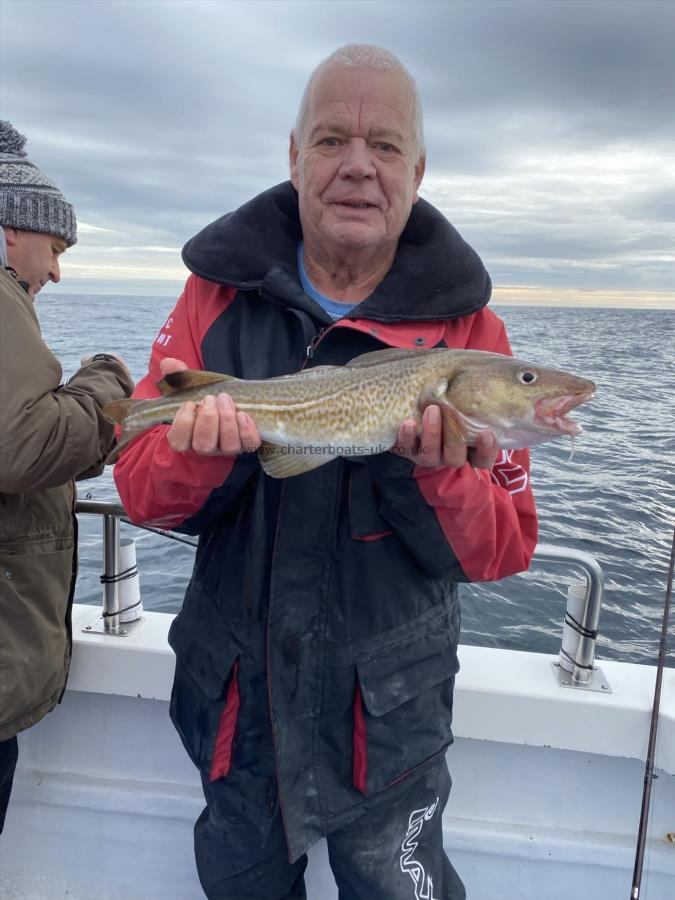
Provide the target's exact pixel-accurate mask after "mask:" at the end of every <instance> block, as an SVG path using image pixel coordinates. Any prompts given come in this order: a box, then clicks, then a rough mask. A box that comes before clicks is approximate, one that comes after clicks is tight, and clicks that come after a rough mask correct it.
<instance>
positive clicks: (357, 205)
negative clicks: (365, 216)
mask: <svg viewBox="0 0 675 900" xmlns="http://www.w3.org/2000/svg"><path fill="white" fill-rule="evenodd" d="M333 204H334V205H335V206H346V207H348V208H349V209H377V208H378V207H377V204H375V203H368V201H367V200H334V201H333Z"/></svg>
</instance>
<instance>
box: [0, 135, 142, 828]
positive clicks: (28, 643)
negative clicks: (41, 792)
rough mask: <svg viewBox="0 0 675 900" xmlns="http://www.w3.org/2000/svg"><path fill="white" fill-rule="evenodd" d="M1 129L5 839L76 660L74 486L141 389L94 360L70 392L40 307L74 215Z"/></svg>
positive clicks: (119, 366)
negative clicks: (44, 331)
mask: <svg viewBox="0 0 675 900" xmlns="http://www.w3.org/2000/svg"><path fill="white" fill-rule="evenodd" d="M25 142H26V139H25V138H24V137H23V135H20V134H19V133H18V132H17V131H16V129H15V128H14V127H13V126H12V125H11V124H10V123H9V122H4V121H2V122H0V226H2V227H0V832H2V829H3V825H4V821H5V813H6V810H7V804H8V803H9V795H10V790H11V788H12V781H13V777H14V770H15V767H16V762H17V757H18V741H17V734H18V733H19V732H21V731H23V730H24V729H26V728H29V727H30V726H31V725H34V724H35V723H36V722H38V721H39V720H40V719H41V718H42V717H43V716H44V715H45V714H46V713H48V712H49V711H50V710H51V709H52V708H53V707H54V706H55V705H56V704H57V703H58V702H59V701H60V699H61V697H62V695H63V691H64V689H65V685H66V677H67V674H68V668H69V665H70V653H71V637H70V634H71V623H70V613H71V603H72V597H73V591H74V586H75V570H76V537H75V535H76V530H75V519H74V514H73V508H74V499H75V479H80V478H87V477H91V476H93V475H98V474H100V472H102V471H103V460H104V459H105V458H106V456H107V455H108V453H109V452H110V450H111V448H112V445H113V444H114V441H115V432H114V426H113V424H112V423H111V422H110V421H109V420H108V419H106V417H105V416H104V415H103V407H104V406H105V404H106V403H109V402H112V401H114V400H120V399H122V398H123V397H128V396H129V394H130V393H131V391H132V389H133V381H132V379H131V375H130V373H129V370H128V369H127V366H126V364H125V363H124V361H123V360H122V359H121V358H120V357H117V356H115V355H114V354H96V355H94V356H89V357H86V358H85V359H83V361H82V366H81V367H80V369H79V370H78V371H77V372H76V373H75V374H74V375H73V377H72V378H71V379H70V381H68V382H67V383H66V384H61V376H62V370H61V366H60V364H59V362H58V360H57V359H56V357H55V356H54V355H53V353H52V352H51V351H50V349H49V348H48V347H47V345H46V344H45V343H44V341H43V340H42V337H41V335H40V326H39V323H38V319H37V315H36V312H35V306H34V303H33V300H34V298H35V295H36V294H37V293H38V291H40V290H41V288H43V287H44V285H45V284H47V282H49V281H54V282H58V281H59V280H60V277H61V273H60V270H59V257H60V255H61V254H62V253H63V252H64V251H65V250H66V249H67V248H68V247H71V246H72V245H73V244H74V243H75V241H76V240H77V235H76V222H75V213H74V212H73V208H72V206H71V205H70V203H68V202H67V201H66V200H65V198H64V197H63V195H62V194H61V192H60V191H59V190H58V188H57V187H56V186H55V185H54V184H53V183H52V182H51V181H50V180H49V179H48V178H46V177H45V176H44V175H43V174H42V172H41V171H40V169H39V168H38V167H37V166H36V165H35V164H34V163H33V162H31V161H30V160H29V159H28V157H27V156H26V152H25V150H24V144H25Z"/></svg>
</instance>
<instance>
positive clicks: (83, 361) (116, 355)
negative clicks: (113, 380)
mask: <svg viewBox="0 0 675 900" xmlns="http://www.w3.org/2000/svg"><path fill="white" fill-rule="evenodd" d="M94 356H96V354H95V353H90V354H89V355H88V356H83V357H82V359H81V360H80V365H81V366H88V365H89V363H92V362H93V361H94ZM104 356H112V358H113V359H116V360H117V362H118V363H121V364H122V365H123V366H124V368H125V369H126V370H127V372H128V373H129V378H131V369H130V368H129V366H128V365H127V364H126V362H125V361H124V360H123V359H122V357H121V356H120V355H119V353H113V352H112V350H106V351H105V353H104Z"/></svg>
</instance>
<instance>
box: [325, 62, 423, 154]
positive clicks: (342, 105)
mask: <svg viewBox="0 0 675 900" xmlns="http://www.w3.org/2000/svg"><path fill="white" fill-rule="evenodd" d="M413 105H414V103H413V93H412V88H411V86H410V83H409V81H408V79H407V78H406V77H405V75H403V73H401V72H397V71H396V70H391V69H388V70H380V69H359V68H348V67H345V66H330V67H329V68H327V69H326V70H324V71H323V72H321V73H319V75H317V77H316V79H315V81H314V83H313V84H312V90H311V95H310V102H309V110H308V112H309V117H310V120H312V121H311V125H310V127H311V130H312V132H314V131H315V130H316V129H317V127H318V126H319V125H324V126H325V125H327V124H330V125H332V126H339V125H340V120H341V119H347V118H349V117H351V116H352V115H354V113H357V112H361V111H362V110H366V111H368V112H370V113H377V114H378V118H380V117H382V116H384V118H385V121H379V122H378V121H375V122H372V123H371V124H372V128H373V129H374V130H375V129H377V130H378V131H380V132H382V136H384V132H386V131H394V130H396V129H397V128H398V129H401V127H403V126H406V125H408V124H410V126H411V127H412V114H413ZM377 136H380V135H379V134H378V135H377ZM401 136H402V135H401V134H400V131H399V137H401Z"/></svg>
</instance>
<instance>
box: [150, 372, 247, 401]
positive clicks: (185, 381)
mask: <svg viewBox="0 0 675 900" xmlns="http://www.w3.org/2000/svg"><path fill="white" fill-rule="evenodd" d="M239 380H240V379H239V378H235V377H234V376H233V375H222V374H221V373H220V372H202V371H199V370H198V369H183V370H182V371H180V372H170V373H169V374H168V375H165V376H164V378H162V380H161V381H158V382H157V384H156V386H157V389H158V390H159V391H160V392H161V393H162V394H164V395H165V396H166V395H167V394H175V393H176V391H188V390H190V389H192V388H202V387H208V385H210V384H218V383H219V382H223V381H239Z"/></svg>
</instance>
